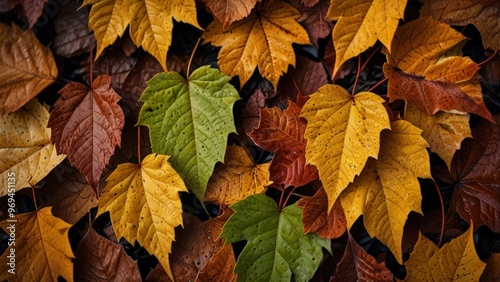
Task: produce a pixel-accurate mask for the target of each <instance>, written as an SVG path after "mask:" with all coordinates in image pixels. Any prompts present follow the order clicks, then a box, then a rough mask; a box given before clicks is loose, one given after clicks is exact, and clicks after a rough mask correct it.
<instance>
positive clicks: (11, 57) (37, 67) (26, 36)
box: [0, 23, 57, 114]
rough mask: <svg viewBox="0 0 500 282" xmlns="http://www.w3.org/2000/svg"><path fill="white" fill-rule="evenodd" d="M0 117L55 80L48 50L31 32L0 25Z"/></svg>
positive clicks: (52, 60)
mask: <svg viewBox="0 0 500 282" xmlns="http://www.w3.org/2000/svg"><path fill="white" fill-rule="evenodd" d="M0 38H2V40H1V41H0V114H4V113H11V112H14V111H16V110H17V109H19V108H21V107H22V106H23V105H24V104H26V103H27V102H28V101H30V100H31V99H32V98H33V97H35V96H36V95H37V94H38V93H40V91H42V90H43V89H44V88H45V87H47V86H49V85H50V84H52V82H54V81H55V80H56V78H57V66H56V63H55V61H54V57H53V56H52V52H50V49H49V48H47V47H45V46H43V45H42V44H41V43H40V41H38V39H37V38H36V36H35V34H33V32H32V31H31V30H27V31H23V30H22V29H21V28H19V27H18V26H17V25H12V26H8V25H5V24H3V23H0Z"/></svg>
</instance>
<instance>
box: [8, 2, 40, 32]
mask: <svg viewBox="0 0 500 282" xmlns="http://www.w3.org/2000/svg"><path fill="white" fill-rule="evenodd" d="M47 2H48V0H3V1H1V2H0V13H5V12H7V11H10V10H12V9H14V8H17V12H18V13H17V14H18V17H19V18H22V17H26V19H27V20H28V23H29V26H28V28H30V29H31V28H32V27H33V25H34V24H35V23H36V22H37V20H38V18H39V17H40V15H42V12H43V5H44V4H45V3H47Z"/></svg>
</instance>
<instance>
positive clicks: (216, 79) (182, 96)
mask: <svg viewBox="0 0 500 282" xmlns="http://www.w3.org/2000/svg"><path fill="white" fill-rule="evenodd" d="M229 80H230V77H229V76H227V75H224V74H222V73H220V71H219V70H217V69H212V68H210V67H209V66H203V67H200V68H199V69H197V70H195V71H194V72H193V73H192V74H191V76H190V77H189V78H188V79H185V78H183V77H182V76H181V75H180V74H178V73H176V72H166V73H159V74H157V75H155V76H154V77H153V78H151V79H150V80H149V81H148V87H147V88H146V89H145V90H144V92H143V93H142V96H141V98H140V101H143V102H144V105H143V106H142V109H141V112H140V115H139V124H142V125H146V126H148V127H149V129H150V138H151V144H152V147H153V152H155V153H159V154H164V155H170V156H171V158H170V162H171V164H172V167H173V168H174V169H175V170H176V171H177V172H178V173H179V174H180V175H181V177H182V178H183V179H184V181H185V182H186V186H187V187H188V188H189V189H190V190H191V191H192V192H193V193H194V194H195V195H196V196H197V197H198V199H200V201H203V196H204V194H205V190H206V187H207V183H208V179H209V178H210V175H211V174H212V172H213V170H214V166H215V164H216V163H217V162H218V161H220V162H222V161H224V153H225V152H226V143H227V135H228V134H229V133H231V132H236V128H235V126H234V121H233V110H232V109H233V104H234V102H236V101H237V100H238V99H240V97H239V95H238V92H237V91H236V89H235V88H234V87H233V86H232V85H231V84H229V83H228V82H229Z"/></svg>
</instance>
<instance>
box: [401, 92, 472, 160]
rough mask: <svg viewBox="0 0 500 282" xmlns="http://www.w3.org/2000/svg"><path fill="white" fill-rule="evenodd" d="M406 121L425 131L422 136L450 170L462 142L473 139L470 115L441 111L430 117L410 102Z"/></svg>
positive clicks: (407, 107) (407, 105)
mask: <svg viewBox="0 0 500 282" xmlns="http://www.w3.org/2000/svg"><path fill="white" fill-rule="evenodd" d="M404 119H405V120H407V121H409V122H411V123H412V124H413V125H415V126H416V127H418V128H420V129H422V130H423V131H422V136H423V137H424V138H425V140H426V141H427V142H428V143H429V146H430V149H431V151H433V152H435V153H437V154H438V155H439V156H440V157H441V158H442V159H443V160H444V161H445V162H446V165H447V166H448V168H451V161H452V159H453V155H454V154H455V151H456V150H458V149H460V144H461V143H462V140H464V139H465V138H467V137H472V135H471V132H470V127H469V115H468V114H461V113H447V112H441V111H439V112H437V113H436V114H434V115H433V116H429V115H427V114H426V113H424V112H422V111H421V110H420V109H419V108H418V107H417V106H415V104H413V103H412V102H410V101H408V102H407V103H406V108H405V114H404Z"/></svg>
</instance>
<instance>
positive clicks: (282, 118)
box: [249, 101, 318, 187]
mask: <svg viewBox="0 0 500 282" xmlns="http://www.w3.org/2000/svg"><path fill="white" fill-rule="evenodd" d="M301 109H302V108H301V107H299V106H297V105H296V104H295V103H294V102H291V101H290V103H289V106H288V108H287V109H286V110H284V111H283V110H281V109H279V108H276V107H274V108H272V109H269V108H266V109H263V110H261V111H260V121H259V127H257V128H256V129H254V130H253V131H252V132H251V133H250V134H249V136H250V137H251V138H252V140H253V141H254V142H255V144H257V145H258V146H260V147H262V148H263V149H265V150H268V151H273V152H274V153H275V155H274V158H273V160H272V162H271V167H270V168H269V171H270V173H271V179H272V180H273V181H274V182H275V183H279V184H284V185H285V187H288V186H303V185H305V184H307V183H309V182H311V181H313V180H314V179H317V178H318V171H317V169H316V167H315V166H314V165H310V164H306V154H305V151H306V144H307V140H306V139H305V138H304V132H305V130H306V125H307V122H306V120H305V119H304V118H301V117H299V115H300V111H301Z"/></svg>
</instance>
